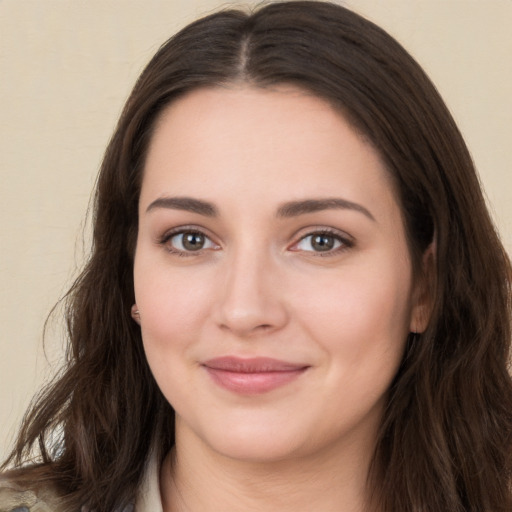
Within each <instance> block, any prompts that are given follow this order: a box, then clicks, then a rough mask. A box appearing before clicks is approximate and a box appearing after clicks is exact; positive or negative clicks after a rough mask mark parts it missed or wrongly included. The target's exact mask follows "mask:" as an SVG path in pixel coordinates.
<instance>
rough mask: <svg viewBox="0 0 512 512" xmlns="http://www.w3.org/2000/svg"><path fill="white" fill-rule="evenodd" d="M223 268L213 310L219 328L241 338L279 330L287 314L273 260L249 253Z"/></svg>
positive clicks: (246, 252) (286, 319)
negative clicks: (221, 282)
mask: <svg viewBox="0 0 512 512" xmlns="http://www.w3.org/2000/svg"><path fill="white" fill-rule="evenodd" d="M225 264H226V267H227V268H226V272H225V273H224V280H223V287H222V289H221V290H220V300H219V301H218V303H217V308H216V321H217V324H218V326H219V327H220V328H221V329H223V330H226V331H229V332H231V333H232V334H234V335H236V336H237V337H240V338H248V337H253V336H256V335H258V334H263V333H271V332H274V331H277V330H279V329H282V328H283V327H284V326H285V325H286V324H287V322H288V312H287V308H286V305H285V300H284V295H283V293H282V287H281V286H280V282H279V281H280V273H279V269H278V268H277V267H278V265H277V264H276V263H275V262H272V258H271V257H270V256H265V255H261V254H256V253H255V252H254V251H250V250H248V251H245V253H244V254H242V253H239V254H238V255H236V256H234V257H233V258H230V259H229V261H226V262H225Z"/></svg>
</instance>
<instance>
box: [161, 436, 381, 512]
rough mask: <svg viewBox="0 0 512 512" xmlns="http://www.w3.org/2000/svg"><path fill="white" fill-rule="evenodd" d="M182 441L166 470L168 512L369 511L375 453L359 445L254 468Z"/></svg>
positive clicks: (164, 487) (163, 473) (258, 464)
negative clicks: (367, 501) (369, 490)
mask: <svg viewBox="0 0 512 512" xmlns="http://www.w3.org/2000/svg"><path fill="white" fill-rule="evenodd" d="M180 441H185V440H184V439H180V438H179V437H178V438H177V444H176V447H175V449H174V450H173V451H172V452H171V453H170V454H169V455H168V456H167V457H166V459H165V461H164V464H163V466H162V470H161V482H160V486H161V491H162V501H163V510H164V512H171V511H172V512H217V511H219V510H230V511H232V512H242V511H243V512H253V511H254V512H256V511H258V512H267V511H268V512H270V511H272V512H275V511H276V510H279V511H280V512H288V511H290V512H291V511H293V512H306V511H310V510H311V507H312V504H314V509H315V510H321V511H322V512H340V511H342V512H363V511H365V512H368V510H369V508H368V503H366V500H365V497H366V496H367V475H368V469H369V465H370V461H371V456H372V454H373V449H372V450H368V453H365V454H364V456H362V455H361V450H360V445H359V444H358V443H351V444H350V443H349V444H348V445H347V446H346V447H345V448H344V449H343V452H344V453H343V455H340V450H338V449H335V450H333V449H332V446H331V447H330V448H331V449H330V450H329V452H328V453H318V452H317V453H315V454H314V455H311V456H301V457H295V458H293V457H290V458H289V459H287V460H277V461H275V460H274V461H271V462H269V461H257V462H254V461H240V460H236V459H233V458H230V457H225V456H223V455H221V454H219V453H217V452H213V451H211V450H205V449H204V447H202V446H201V445H200V444H193V443H192V444H190V443H184V442H180ZM356 446H357V449H356ZM370 446H371V443H370ZM372 448H373V446H372ZM198 461H200V463H198Z"/></svg>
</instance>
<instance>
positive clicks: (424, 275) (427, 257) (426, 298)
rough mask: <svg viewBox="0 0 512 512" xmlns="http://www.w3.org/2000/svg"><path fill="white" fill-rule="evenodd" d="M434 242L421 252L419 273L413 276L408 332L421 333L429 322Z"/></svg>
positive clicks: (434, 273) (434, 257)
mask: <svg viewBox="0 0 512 512" xmlns="http://www.w3.org/2000/svg"><path fill="white" fill-rule="evenodd" d="M436 249H437V246H436V242H435V241H434V242H432V243H431V244H430V245H429V246H428V247H427V249H426V251H425V252H424V253H423V257H422V260H421V269H420V272H419V275H417V276H415V281H416V282H415V284H414V290H413V295H412V311H411V323H410V326H409V330H410V332H413V333H422V332H423V331H425V329H426V328H427V326H428V323H429V322H430V317H431V316H432V310H433V309H434V296H435V282H436V265H437V262H436V253H437V251H436Z"/></svg>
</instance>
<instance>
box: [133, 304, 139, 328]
mask: <svg viewBox="0 0 512 512" xmlns="http://www.w3.org/2000/svg"><path fill="white" fill-rule="evenodd" d="M131 315H132V318H133V319H134V320H135V322H137V323H138V324H139V325H140V313H139V308H138V306H137V304H134V305H133V306H132V309H131Z"/></svg>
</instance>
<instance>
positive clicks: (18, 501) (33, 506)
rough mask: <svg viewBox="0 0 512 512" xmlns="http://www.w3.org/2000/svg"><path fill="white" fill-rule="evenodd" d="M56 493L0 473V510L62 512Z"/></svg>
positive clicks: (0, 511)
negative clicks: (19, 481) (22, 482)
mask: <svg viewBox="0 0 512 512" xmlns="http://www.w3.org/2000/svg"><path fill="white" fill-rule="evenodd" d="M59 502H60V500H59V498H58V496H57V494H56V493H55V492H54V491H52V490H51V489H50V488H47V487H44V486H26V485H23V484H20V483H18V482H17V481H16V480H15V479H14V478H9V476H5V475H0V512H63V510H64V509H63V508H62V506H61V504H60V503H59Z"/></svg>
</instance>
